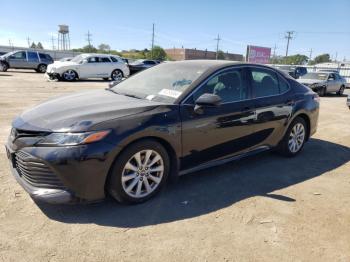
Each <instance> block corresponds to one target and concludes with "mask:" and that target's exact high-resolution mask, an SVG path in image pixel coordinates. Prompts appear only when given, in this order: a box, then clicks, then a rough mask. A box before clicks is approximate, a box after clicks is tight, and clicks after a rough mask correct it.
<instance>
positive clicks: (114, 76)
mask: <svg viewBox="0 0 350 262" xmlns="http://www.w3.org/2000/svg"><path fill="white" fill-rule="evenodd" d="M111 78H112V80H113V81H122V79H123V72H122V71H120V70H119V69H116V70H114V71H113V72H112V74H111Z"/></svg>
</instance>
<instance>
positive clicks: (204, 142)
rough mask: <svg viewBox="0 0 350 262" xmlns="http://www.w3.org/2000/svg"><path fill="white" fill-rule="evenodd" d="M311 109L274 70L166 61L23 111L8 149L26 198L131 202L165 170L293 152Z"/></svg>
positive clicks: (315, 106) (313, 122)
mask: <svg viewBox="0 0 350 262" xmlns="http://www.w3.org/2000/svg"><path fill="white" fill-rule="evenodd" d="M318 112H319V97H318V95H317V94H316V93H314V92H313V91H312V90H311V89H310V88H308V87H306V86H304V85H302V84H300V83H298V82H297V81H295V80H294V79H293V78H291V77H290V76H288V75H287V74H284V73H283V72H281V71H279V70H278V69H274V68H271V67H268V66H264V65H258V64H248V63H239V62H227V61H203V60H202V61H201V60H197V61H181V62H171V63H163V64H160V65H158V66H155V67H152V68H150V69H148V70H145V71H143V72H141V73H139V74H136V75H134V76H132V77H130V78H129V79H126V80H124V81H122V82H120V83H117V84H115V85H111V86H110V88H106V89H104V90H96V91H84V92H79V93H75V94H71V95H67V96H62V97H59V98H55V99H51V100H48V101H46V102H43V103H41V104H39V105H37V106H36V107H34V108H32V109H30V110H27V111H25V112H24V113H22V114H21V115H19V116H18V117H17V118H15V119H14V121H13V124H12V130H11V133H10V136H9V139H8V142H7V144H6V151H7V155H8V158H9V160H10V165H11V170H12V172H13V175H14V177H15V178H16V179H17V181H18V183H19V184H21V186H22V187H23V188H24V189H25V190H26V191H27V192H28V193H29V194H30V195H31V196H32V197H33V198H34V199H37V200H42V201H46V202H49V203H68V202H77V201H87V202H91V201H98V200H101V199H103V198H105V196H106V195H107V194H108V193H109V194H110V195H111V196H112V197H113V198H115V199H116V200H118V201H119V202H123V203H139V202H143V201H145V200H147V199H149V198H151V197H152V196H154V195H155V194H157V193H158V192H159V191H160V189H161V188H162V186H164V184H165V183H166V182H167V180H168V179H169V178H170V177H172V176H178V175H184V174H187V173H191V172H194V171H198V170H202V169H204V168H208V167H213V166H215V165H219V164H223V163H226V162H228V161H232V160H238V159H240V158H242V157H245V156H248V155H252V154H256V153H258V152H262V151H265V150H276V151H278V152H280V153H281V154H282V155H284V156H288V157H293V156H296V155H297V154H298V153H300V152H301V150H302V149H303V146H304V144H305V142H307V141H308V139H309V138H310V136H311V135H313V134H314V133H315V132H316V128H317V121H318ZM271 172H274V171H273V170H272V171H271Z"/></svg>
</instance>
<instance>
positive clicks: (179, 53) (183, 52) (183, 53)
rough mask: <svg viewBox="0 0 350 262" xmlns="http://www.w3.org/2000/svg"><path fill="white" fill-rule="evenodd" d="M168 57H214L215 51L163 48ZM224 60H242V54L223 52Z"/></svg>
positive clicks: (185, 58)
mask: <svg viewBox="0 0 350 262" xmlns="http://www.w3.org/2000/svg"><path fill="white" fill-rule="evenodd" d="M165 52H166V54H167V55H168V57H169V58H171V59H173V60H176V61H179V60H194V59H216V52H213V51H207V50H198V49H188V48H171V49H165ZM223 55H224V58H225V60H232V61H243V55H239V54H231V53H223Z"/></svg>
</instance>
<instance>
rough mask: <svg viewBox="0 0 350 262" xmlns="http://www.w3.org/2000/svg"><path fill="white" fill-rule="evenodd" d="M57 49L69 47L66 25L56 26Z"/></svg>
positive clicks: (67, 48)
mask: <svg viewBox="0 0 350 262" xmlns="http://www.w3.org/2000/svg"><path fill="white" fill-rule="evenodd" d="M57 41H58V50H69V49H70V38H69V27H68V25H59V26H58V39H57Z"/></svg>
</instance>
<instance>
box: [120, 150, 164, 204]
mask: <svg viewBox="0 0 350 262" xmlns="http://www.w3.org/2000/svg"><path fill="white" fill-rule="evenodd" d="M163 174H164V161H163V158H162V157H161V155H160V154H159V153H158V152H156V151H154V150H151V149H147V150H142V151H139V152H137V153H136V154H134V155H133V156H132V157H131V158H130V159H129V160H128V162H127V163H126V164H125V166H124V169H123V173H122V176H121V179H122V187H123V190H124V192H125V193H126V194H127V195H128V196H130V197H133V198H143V197H146V196H148V195H150V194H151V193H152V192H153V191H154V190H155V189H157V188H158V186H159V185H160V184H161V181H162V178H163Z"/></svg>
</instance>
